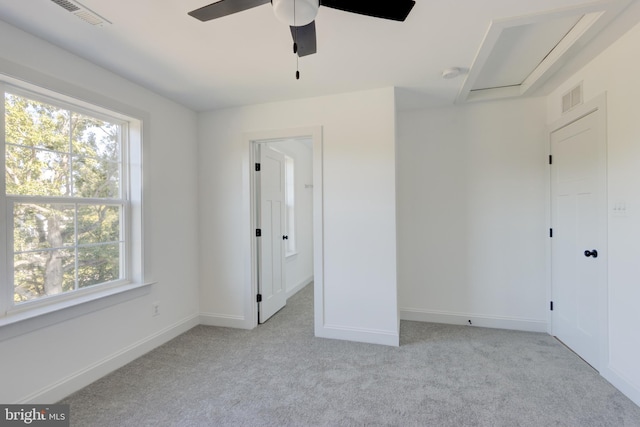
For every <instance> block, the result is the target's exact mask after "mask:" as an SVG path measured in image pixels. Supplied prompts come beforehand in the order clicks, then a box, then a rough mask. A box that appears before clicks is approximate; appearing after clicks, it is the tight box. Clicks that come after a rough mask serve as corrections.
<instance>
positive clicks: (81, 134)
mask: <svg viewBox="0 0 640 427" xmlns="http://www.w3.org/2000/svg"><path fill="white" fill-rule="evenodd" d="M72 118H73V123H74V126H73V128H74V132H73V144H72V145H73V154H79V155H82V156H84V157H95V158H100V159H102V160H111V161H113V162H118V161H119V160H120V125H118V124H114V123H109V122H105V121H103V120H99V119H96V118H92V117H88V116H84V115H82V114H77V113H74V114H73V116H72Z"/></svg>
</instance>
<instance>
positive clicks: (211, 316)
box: [200, 313, 256, 329]
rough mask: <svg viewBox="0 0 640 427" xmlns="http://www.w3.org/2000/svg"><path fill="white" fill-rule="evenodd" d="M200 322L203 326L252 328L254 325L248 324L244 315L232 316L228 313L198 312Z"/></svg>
mask: <svg viewBox="0 0 640 427" xmlns="http://www.w3.org/2000/svg"><path fill="white" fill-rule="evenodd" d="M200 324H201V325H205V326H219V327H222V328H237V329H253V328H255V327H256V325H250V324H249V322H247V320H246V319H245V318H244V316H232V315H228V314H217V313H200Z"/></svg>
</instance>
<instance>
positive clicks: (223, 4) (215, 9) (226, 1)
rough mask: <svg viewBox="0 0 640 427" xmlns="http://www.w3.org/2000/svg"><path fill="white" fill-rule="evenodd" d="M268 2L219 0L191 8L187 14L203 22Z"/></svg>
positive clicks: (269, 0) (258, 0) (263, 0)
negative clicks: (197, 7) (194, 8)
mask: <svg viewBox="0 0 640 427" xmlns="http://www.w3.org/2000/svg"><path fill="white" fill-rule="evenodd" d="M270 2H271V0H220V1H217V2H215V3H211V4H210V5H207V6H203V7H201V8H200V9H196V10H192V11H191V12H189V15H190V16H193V17H194V18H196V19H199V20H201V21H203V22H204V21H210V20H212V19H216V18H221V17H223V16H227V15H231V14H234V13H237V12H242V11H243V10H247V9H251V8H254V7H256V6H261V5H263V4H265V3H270Z"/></svg>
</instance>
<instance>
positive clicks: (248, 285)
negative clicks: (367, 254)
mask: <svg viewBox="0 0 640 427" xmlns="http://www.w3.org/2000/svg"><path fill="white" fill-rule="evenodd" d="M295 138H310V139H311V141H312V146H313V148H312V153H313V154H312V156H313V276H314V279H313V280H314V319H315V324H316V325H322V324H324V309H323V307H324V229H323V223H324V221H323V216H324V209H323V189H322V188H323V185H322V184H323V166H322V165H323V160H322V126H313V127H302V128H292V129H281V130H265V131H256V132H246V133H243V135H242V148H243V152H244V153H243V154H244V155H243V162H242V163H243V168H242V169H243V172H242V202H243V203H242V204H243V212H242V215H243V222H244V223H245V227H244V228H245V230H244V233H243V234H244V235H245V239H244V242H245V243H244V245H243V247H244V248H245V250H244V253H245V262H244V271H245V275H244V276H245V280H244V322H243V323H244V325H243V326H244V328H246V329H253V328H255V327H256V326H257V325H258V304H257V301H256V295H257V294H258V264H257V261H258V244H257V240H256V237H255V229H256V224H257V209H256V206H255V203H256V195H257V188H256V182H255V179H254V177H255V172H254V164H255V163H256V160H257V159H256V155H255V153H256V151H255V146H256V144H259V143H265V142H270V141H279V140H283V139H295ZM316 327H317V326H316Z"/></svg>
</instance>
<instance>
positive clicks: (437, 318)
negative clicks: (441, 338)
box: [400, 308, 547, 332]
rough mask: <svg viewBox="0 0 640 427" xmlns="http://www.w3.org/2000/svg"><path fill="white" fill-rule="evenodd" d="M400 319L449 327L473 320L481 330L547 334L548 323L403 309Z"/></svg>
mask: <svg viewBox="0 0 640 427" xmlns="http://www.w3.org/2000/svg"><path fill="white" fill-rule="evenodd" d="M400 319H402V320H410V321H415V322H430V323H445V324H448V325H469V320H471V325H472V326H479V327H481V328H494V329H509V330H514V331H527V332H547V322H546V321H544V320H537V319H524V318H518V317H507V316H487V315H484V314H468V313H454V312H446V311H436V310H422V309H416V308H401V309H400Z"/></svg>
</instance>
